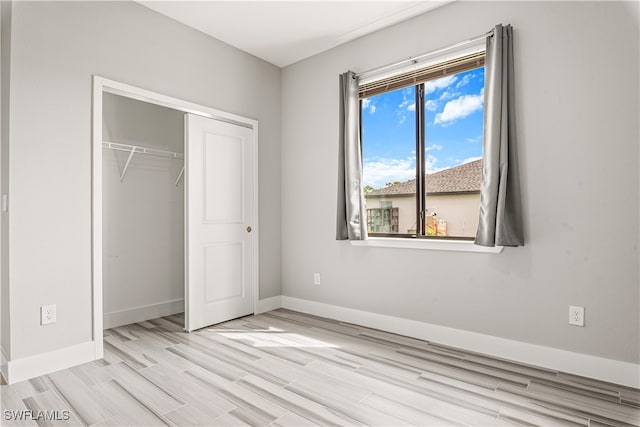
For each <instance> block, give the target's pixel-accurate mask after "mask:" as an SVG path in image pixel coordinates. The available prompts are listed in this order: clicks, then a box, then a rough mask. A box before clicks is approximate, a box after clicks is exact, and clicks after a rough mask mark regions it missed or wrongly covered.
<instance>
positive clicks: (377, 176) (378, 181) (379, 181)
mask: <svg viewBox="0 0 640 427" xmlns="http://www.w3.org/2000/svg"><path fill="white" fill-rule="evenodd" d="M363 163H364V164H363V170H362V175H363V181H364V182H363V184H364V185H370V186H372V187H373V188H382V187H384V186H385V185H386V184H387V183H388V182H395V181H399V182H404V181H408V180H410V179H414V178H415V177H416V169H415V168H416V159H415V157H410V158H408V159H387V158H380V157H377V158H372V159H364V162H363Z"/></svg>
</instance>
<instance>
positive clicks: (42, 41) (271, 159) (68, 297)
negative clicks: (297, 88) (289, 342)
mask: <svg viewBox="0 0 640 427" xmlns="http://www.w3.org/2000/svg"><path fill="white" fill-rule="evenodd" d="M11 42H12V52H11V55H12V57H11V59H12V63H11V77H12V79H11V96H12V104H11V107H12V109H11V136H12V138H11V153H10V156H11V157H10V162H11V170H10V173H11V181H10V185H11V187H10V191H11V201H12V206H11V211H12V222H11V230H10V231H11V236H10V248H11V261H10V262H11V264H10V267H11V271H10V273H11V292H12V294H11V305H12V307H16V308H19V309H16V310H15V311H14V313H12V324H11V332H12V336H11V339H12V348H11V351H12V355H11V356H12V359H16V358H21V357H25V356H29V355H33V354H38V353H43V352H46V351H50V350H54V349H58V348H62V347H65V346H69V345H73V344H77V343H81V342H85V341H89V340H91V87H92V86H91V76H92V74H98V75H102V76H104V77H108V78H111V79H115V80H119V81H122V82H125V83H128V84H132V85H135V86H140V87H143V88H146V89H150V90H153V91H156V92H160V93H164V94H166V95H170V96H174V97H177V98H182V99H186V100H189V101H192V102H196V103H200V104H204V105H207V106H211V107H213V108H217V109H220V110H224V111H228V112H231V113H236V114H240V115H244V116H248V117H251V118H254V119H257V120H258V121H259V123H260V135H259V137H260V139H259V143H258V144H259V162H260V164H261V165H263V166H262V167H261V168H260V175H259V191H260V224H259V226H260V233H261V234H260V237H261V241H260V242H261V244H260V269H261V270H260V296H261V297H262V298H265V297H269V296H273V295H279V294H280V70H279V69H278V68H277V67H275V66H273V65H271V64H268V63H266V62H264V61H262V60H260V59H258V58H255V57H253V56H250V55H248V54H246V53H244V52H241V51H239V50H237V49H235V48H232V47H230V46H228V45H226V44H224V43H222V42H219V41H216V40H214V39H212V38H210V37H208V36H205V35H204V34H202V33H200V32H198V31H195V30H193V29H190V28H188V27H186V26H184V25H182V24H179V23H177V22H175V21H173V20H171V19H168V18H166V17H164V16H162V15H160V14H157V13H155V12H152V11H150V10H149V9H147V8H145V7H143V6H141V5H139V4H136V3H134V2H16V3H14V5H13V19H12V40H11ZM43 304H57V307H58V311H57V316H58V322H57V323H56V324H54V325H47V326H40V325H39V314H38V312H39V307H40V306H41V305H43Z"/></svg>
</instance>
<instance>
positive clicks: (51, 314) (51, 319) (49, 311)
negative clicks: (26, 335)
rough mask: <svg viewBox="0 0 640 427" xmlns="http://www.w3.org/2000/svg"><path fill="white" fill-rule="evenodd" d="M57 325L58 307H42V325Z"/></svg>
mask: <svg viewBox="0 0 640 427" xmlns="http://www.w3.org/2000/svg"><path fill="white" fill-rule="evenodd" d="M51 323H56V305H55V304H53V305H43V306H42V307H40V324H41V325H49V324H51Z"/></svg>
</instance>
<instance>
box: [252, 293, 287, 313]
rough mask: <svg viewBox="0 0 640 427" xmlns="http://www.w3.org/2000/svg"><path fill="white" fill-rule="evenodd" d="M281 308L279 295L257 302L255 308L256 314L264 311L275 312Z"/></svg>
mask: <svg viewBox="0 0 640 427" xmlns="http://www.w3.org/2000/svg"><path fill="white" fill-rule="evenodd" d="M280 307H282V297H281V296H280V295H278V296H275V297H271V298H265V299H261V300H258V305H257V306H256V314H260V313H264V312H266V311H271V310H276V309H278V308H280Z"/></svg>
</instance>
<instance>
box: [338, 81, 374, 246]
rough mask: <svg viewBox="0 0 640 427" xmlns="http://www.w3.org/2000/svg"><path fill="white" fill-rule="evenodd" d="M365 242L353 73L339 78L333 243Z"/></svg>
mask: <svg viewBox="0 0 640 427" xmlns="http://www.w3.org/2000/svg"><path fill="white" fill-rule="evenodd" d="M366 238H367V224H366V215H365V212H364V198H363V191H362V147H361V144H360V100H359V99H358V79H357V77H356V75H355V74H354V73H353V72H351V71H347V72H346V73H344V74H341V75H340V137H339V149H338V215H337V221H336V240H365V239H366Z"/></svg>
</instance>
